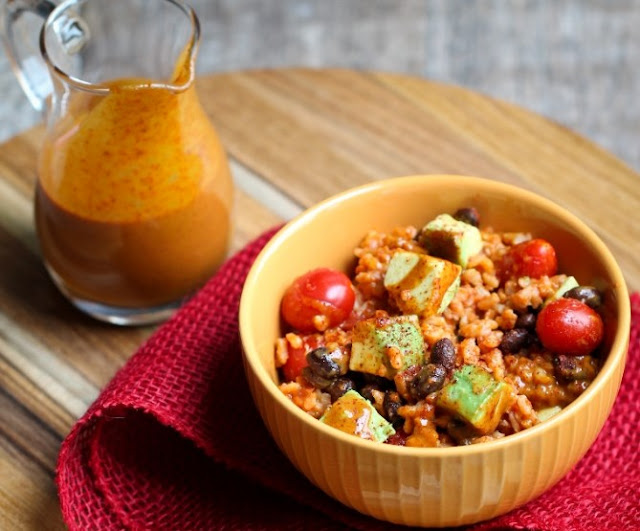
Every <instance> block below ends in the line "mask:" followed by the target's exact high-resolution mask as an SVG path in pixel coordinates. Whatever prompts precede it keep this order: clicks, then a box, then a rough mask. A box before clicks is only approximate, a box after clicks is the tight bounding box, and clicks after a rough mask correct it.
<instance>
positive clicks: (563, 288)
mask: <svg viewBox="0 0 640 531" xmlns="http://www.w3.org/2000/svg"><path fill="white" fill-rule="evenodd" d="M578 286H579V284H578V281H577V280H576V279H575V277H572V276H569V277H567V278H566V279H565V281H564V282H563V283H562V284H560V287H559V288H558V289H557V290H556V292H555V293H554V294H553V295H551V297H549V298H548V299H547V300H546V301H544V304H543V306H546V305H547V304H549V303H550V302H553V301H555V300H558V299H560V298H562V296H563V295H564V294H565V293H566V292H567V291H569V290H570V289H573V288H577V287H578Z"/></svg>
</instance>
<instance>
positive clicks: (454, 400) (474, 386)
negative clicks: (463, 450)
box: [436, 365, 515, 435]
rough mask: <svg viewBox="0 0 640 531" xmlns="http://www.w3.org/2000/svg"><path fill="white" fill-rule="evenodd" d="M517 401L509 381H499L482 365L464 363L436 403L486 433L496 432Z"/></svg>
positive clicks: (480, 432) (482, 433)
mask: <svg viewBox="0 0 640 531" xmlns="http://www.w3.org/2000/svg"><path fill="white" fill-rule="evenodd" d="M514 401H515V391H514V389H513V387H512V386H511V385H510V384H508V383H506V382H504V381H498V380H496V379H495V378H494V377H493V375H491V373H489V372H487V371H486V370H484V369H483V368H481V367H476V366H475V365H465V366H463V367H461V368H460V369H458V370H457V371H455V372H454V373H453V376H452V378H451V381H450V382H449V383H448V384H446V385H445V386H444V387H443V388H442V389H441V391H440V393H439V394H438V398H437V399H436V404H437V406H438V407H440V408H442V409H443V410H445V411H446V412H448V413H450V414H451V415H454V416H456V417H457V418H459V419H461V420H463V421H465V422H466V423H468V424H470V425H471V426H473V427H474V428H475V429H476V431H477V432H478V433H479V434H481V435H486V434H488V433H492V432H493V431H495V429H496V428H497V427H498V423H499V422H500V418H501V417H502V415H503V414H504V412H505V411H507V409H509V408H510V407H511V406H512V405H513V403H514Z"/></svg>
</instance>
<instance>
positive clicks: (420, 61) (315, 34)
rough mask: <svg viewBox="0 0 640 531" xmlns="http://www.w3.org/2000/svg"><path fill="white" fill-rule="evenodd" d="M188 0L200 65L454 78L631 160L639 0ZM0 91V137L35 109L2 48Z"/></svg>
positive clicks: (637, 114)
mask: <svg viewBox="0 0 640 531" xmlns="http://www.w3.org/2000/svg"><path fill="white" fill-rule="evenodd" d="M0 3H1V2H0ZM188 3H190V4H191V5H192V6H193V7H194V8H195V10H196V12H197V13H198V15H199V17H200V21H201V25H202V45H201V51H200V54H199V59H198V72H200V73H201V74H211V73H214V72H218V73H219V72H222V71H229V70H240V69H247V68H256V67H259V68H263V67H290V66H308V67H346V68H354V69H367V70H376V71H386V72H395V73H403V74H410V75H417V76H420V77H425V78H427V79H432V80H436V81H442V82H447V83H454V84H457V85H461V86H464V87H466V88H470V89H472V90H475V91H478V92H481V93H483V94H487V95H490V96H492V97H496V98H500V99H502V100H505V101H509V102H511V103H515V104H517V105H520V106H522V107H524V108H526V109H529V110H531V111H534V112H537V113H540V114H542V115H543V116H546V117H548V118H552V119H553V120H555V121H558V122H559V123H561V124H563V125H565V126H567V127H570V128H571V129H573V130H574V131H577V132H578V133H580V134H582V135H584V136H586V137H587V138H589V139H591V140H592V141H595V142H597V143H598V144H600V145H602V146H604V147H605V148H606V149H608V150H610V151H611V152H613V153H614V154H616V155H617V156H618V157H620V158H622V160H624V161H625V162H626V163H627V164H629V165H630V166H631V167H632V168H635V169H636V171H638V170H640V142H638V138H639V137H640V106H639V105H637V103H636V102H637V98H638V94H640V1H638V0H527V1H524V0H519V1H500V0H473V1H469V0H402V1H398V0H322V1H318V0H189V2H188ZM25 18H26V17H25ZM32 31H33V36H34V38H35V36H36V35H37V28H34V29H33V30H32ZM34 42H35V41H34ZM0 94H1V95H2V96H1V97H0V141H1V140H4V139H6V138H8V137H9V136H11V135H15V134H17V133H18V132H20V131H22V130H24V129H25V128H26V127H27V126H29V124H34V123H35V121H36V120H38V119H39V117H38V115H37V113H36V112H35V111H33V109H31V108H30V106H29V104H28V102H27V99H26V98H25V96H24V95H23V94H22V92H21V90H20V88H19V87H18V84H17V83H16V81H15V79H14V77H13V75H12V74H11V71H10V69H9V62H8V60H7V59H6V57H5V56H4V55H3V54H2V52H0Z"/></svg>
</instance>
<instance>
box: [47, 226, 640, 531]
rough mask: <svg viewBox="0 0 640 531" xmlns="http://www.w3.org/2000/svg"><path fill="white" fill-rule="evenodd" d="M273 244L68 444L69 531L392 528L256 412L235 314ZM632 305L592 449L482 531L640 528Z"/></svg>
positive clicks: (154, 342)
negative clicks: (284, 446) (301, 465)
mask: <svg viewBox="0 0 640 531" xmlns="http://www.w3.org/2000/svg"><path fill="white" fill-rule="evenodd" d="M270 236H271V234H265V235H263V236H262V237H260V238H259V239H257V240H256V241H254V242H253V243H251V244H250V245H248V246H247V247H246V248H245V249H244V250H242V251H241V252H240V253H238V254H237V255H236V256H235V257H233V258H232V259H231V260H230V261H228V262H227V263H226V264H225V265H224V266H223V267H222V269H221V270H220V271H219V272H218V274H217V275H216V276H215V277H213V278H212V279H211V280H210V281H209V283H208V284H207V285H206V286H205V287H204V288H203V289H202V290H201V291H200V292H199V293H198V294H197V295H196V296H195V297H194V298H193V299H192V300H191V301H189V303H187V304H186V305H185V306H184V307H183V308H182V309H181V310H180V311H179V312H178V313H177V314H176V315H175V316H174V318H172V319H171V320H170V321H168V322H167V323H166V324H164V325H163V326H161V327H160V328H159V329H158V330H157V332H156V333H155V334H154V335H153V336H152V337H151V338H150V339H149V341H148V342H147V343H146V344H144V345H143V346H142V347H141V348H140V350H139V351H138V352H137V353H135V354H134V356H133V357H132V358H131V359H130V361H129V362H128V363H127V364H126V365H125V367H123V368H122V370H120V371H119V372H118V374H117V375H116V376H115V377H114V378H113V380H112V381H111V383H110V384H109V385H108V386H107V387H106V388H105V389H104V391H103V392H102V393H101V395H100V396H99V398H98V399H97V400H96V402H95V403H94V404H93V405H92V406H91V407H90V408H89V410H88V411H87V413H86V414H85V415H84V416H83V417H82V418H81V419H80V420H79V421H78V422H77V424H76V425H75V426H74V428H73V429H72V431H71V433H70V434H69V435H68V437H67V438H66V439H65V441H64V442H63V444H62V448H61V451H60V455H59V461H58V476H57V483H58V490H59V496H60V503H61V507H62V513H63V516H64V519H65V522H66V523H67V525H68V526H69V528H70V529H71V530H75V529H81V530H116V529H169V530H190V529H225V530H236V529H237V530H240V529H242V530H267V529H282V530H287V529H300V530H302V529H305V530H307V529H327V530H328V529H346V528H355V529H380V530H383V529H391V526H389V525H387V524H385V523H383V522H379V521H377V520H374V519H371V518H369V517H366V516H363V515H361V514H359V513H357V512H355V511H353V510H351V509H348V508H346V507H344V506H342V505H341V504H339V503H338V502H336V501H334V500H332V499H331V498H329V497H328V496H326V495H325V494H323V493H322V492H321V491H319V490H318V489H316V488H315V487H314V486H312V485H311V484H310V483H309V482H308V481H307V480H306V479H305V478H304V477H302V476H301V475H300V474H299V473H298V472H297V471H296V470H295V469H294V468H293V467H292V465H290V464H289V462H288V461H287V460H286V458H285V457H283V455H282V454H281V453H280V452H279V451H278V449H277V447H276V446H275V444H274V443H273V442H272V440H271V438H270V436H269V434H268V433H267V431H266V429H265V427H264V425H263V424H262V421H261V420H260V418H259V416H258V414H257V412H256V410H255V407H254V405H253V402H252V399H251V396H250V394H249V390H248V387H247V385H246V383H245V380H244V373H243V368H242V362H241V358H240V346H239V341H238V329H237V313H238V302H239V297H240V292H241V289H242V284H243V281H244V278H245V275H246V273H247V271H248V269H249V267H250V265H251V263H252V261H253V260H254V259H255V256H256V255H257V253H258V252H259V250H260V249H261V248H262V247H263V245H264V244H265V243H266V242H267V240H268V239H269V237H270ZM632 305H633V326H632V331H631V347H630V352H629V354H630V356H629V362H628V368H627V370H626V373H625V377H624V381H623V384H622V390H621V392H620V395H619V396H618V399H617V401H616V404H615V406H614V410H613V413H612V415H611V417H610V419H609V420H608V422H607V424H606V425H605V427H604V429H603V431H602V433H601V435H600V436H599V437H598V439H597V441H596V443H595V444H594V446H593V447H592V448H591V450H590V451H589V452H588V454H587V455H586V456H585V457H584V459H582V460H581V461H580V463H579V464H578V465H577V466H576V467H575V468H574V469H573V470H572V471H571V472H570V473H569V474H568V476H566V478H565V479H564V480H562V481H561V482H560V483H559V484H558V485H556V486H555V487H554V488H553V489H551V490H550V491H548V492H547V493H546V494H544V495H543V496H541V497H540V498H538V499H536V500H534V501H532V502H530V503H529V504H528V505H526V506H525V507H522V508H520V509H517V510H515V511H513V512H511V513H509V514H507V515H505V516H502V517H500V518H497V519H495V520H492V521H490V522H485V523H483V524H479V525H476V526H475V527H474V528H473V529H475V530H487V529H499V528H505V527H512V528H514V529H524V528H535V529H539V530H567V531H569V530H587V529H589V530H591V529H637V528H640V498H639V496H640V495H639V493H640V466H639V464H640V460H639V458H638V453H639V451H640V448H639V443H640V435H639V434H640V430H639V429H638V425H639V424H640V413H639V408H638V406H637V401H638V397H639V396H640V385H639V383H638V382H639V379H640V335H639V332H638V329H639V328H640V295H638V294H636V295H634V296H633V297H632ZM319 457H320V456H319Z"/></svg>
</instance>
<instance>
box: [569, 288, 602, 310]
mask: <svg viewBox="0 0 640 531" xmlns="http://www.w3.org/2000/svg"><path fill="white" fill-rule="evenodd" d="M563 297H564V298H565V299H577V300H579V301H580V302H584V303H585V304H586V305H587V306H590V307H591V308H597V307H598V306H600V305H601V304H602V297H601V296H600V293H599V292H598V290H597V289H596V288H594V287H592V286H577V287H575V288H572V289H570V290H569V291H567V292H566V293H565V294H564V295H563Z"/></svg>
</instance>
